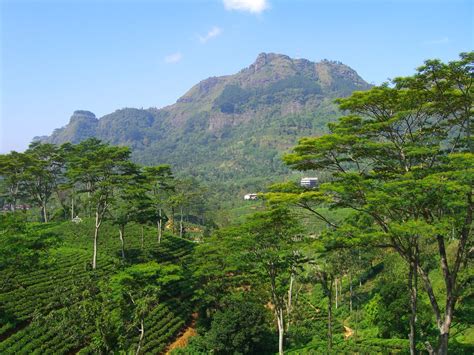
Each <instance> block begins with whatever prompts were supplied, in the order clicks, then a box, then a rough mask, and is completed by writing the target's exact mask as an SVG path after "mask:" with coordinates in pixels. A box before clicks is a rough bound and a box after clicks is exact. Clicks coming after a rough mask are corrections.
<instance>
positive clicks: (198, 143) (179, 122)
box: [41, 53, 370, 181]
mask: <svg viewBox="0 0 474 355" xmlns="http://www.w3.org/2000/svg"><path fill="white" fill-rule="evenodd" d="M369 87H370V85H369V84H368V83H366V82H365V81H364V80H363V79H362V78H361V77H360V76H359V75H358V74H357V73H356V72H355V71H354V70H353V69H351V68H350V67H348V66H347V65H344V64H342V63H340V62H336V61H329V60H323V61H321V62H317V63H314V62H311V61H309V60H306V59H293V58H290V57H288V56H286V55H282V54H275V53H261V54H259V55H258V57H257V58H256V60H255V62H253V63H252V64H251V65H250V66H248V67H247V68H244V69H242V70H241V71H239V72H238V73H237V74H234V75H227V76H220V77H210V78H208V79H205V80H203V81H201V82H199V83H198V84H196V85H194V86H193V87H192V88H191V89H190V90H189V91H188V92H186V93H185V94H184V95H183V96H182V97H180V98H179V99H178V100H177V102H176V103H175V104H173V105H170V106H167V107H164V108H161V109H157V108H149V109H134V108H124V109H120V110H117V111H115V112H113V113H111V114H108V115H105V116H103V117H101V118H100V119H97V118H96V117H95V115H94V114H93V113H91V112H88V111H75V112H74V114H73V116H72V117H71V120H70V122H69V124H67V125H66V126H65V127H63V128H60V129H56V130H55V131H54V132H53V134H52V135H51V136H49V137H42V138H41V140H42V141H45V142H51V143H64V142H74V143H77V142H79V141H81V140H83V139H86V138H88V137H93V136H94V137H98V138H100V139H103V140H105V141H108V142H110V143H112V144H118V145H129V146H130V147H131V148H132V149H133V156H134V159H135V160H137V161H139V162H141V163H145V164H156V163H169V164H172V165H173V166H175V167H176V169H177V170H178V171H180V172H182V173H184V174H191V175H196V176H201V177H205V178H208V179H210V180H211V181H212V180H219V181H225V180H228V179H232V180H235V179H239V178H241V179H245V180H246V181H247V180H252V179H256V180H260V179H265V178H266V177H268V176H270V175H273V176H277V175H281V174H283V173H285V172H286V169H285V167H284V166H283V165H282V163H281V160H280V154H281V152H282V151H284V150H285V149H287V148H288V147H290V146H292V145H293V144H295V142H296V141H297V139H298V138H300V137H302V136H307V135H317V134H321V133H322V132H324V130H325V127H326V123H327V122H328V121H331V120H334V119H336V118H337V116H338V112H337V109H336V107H335V106H334V104H333V100H334V99H335V98H337V97H343V96H347V95H350V93H352V92H353V91H355V90H366V89H368V88H369ZM252 181H253V180H252Z"/></svg>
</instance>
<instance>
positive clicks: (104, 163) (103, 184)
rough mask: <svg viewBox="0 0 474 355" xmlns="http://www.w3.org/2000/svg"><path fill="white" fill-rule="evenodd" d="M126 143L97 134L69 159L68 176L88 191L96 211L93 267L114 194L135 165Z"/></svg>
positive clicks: (82, 190)
mask: <svg viewBox="0 0 474 355" xmlns="http://www.w3.org/2000/svg"><path fill="white" fill-rule="evenodd" d="M129 158H130V150H129V149H128V148H127V147H114V146H109V145H107V144H104V143H102V142H100V141H99V140H97V139H95V138H91V139H88V140H85V141H83V142H82V143H80V144H78V145H77V146H75V147H74V153H73V154H72V155H71V156H70V158H69V161H68V171H67V174H68V177H69V179H70V180H71V181H72V182H73V183H74V184H75V185H76V186H77V189H78V191H80V192H84V193H87V195H88V197H89V202H90V203H91V206H93V210H94V214H95V224H94V252H93V257H92V268H93V269H96V267H97V245H98V244H97V242H98V238H99V229H100V226H101V224H102V221H103V219H104V217H105V214H106V212H107V211H108V209H109V208H110V205H111V203H112V202H113V200H114V198H115V194H116V192H117V190H118V189H120V188H121V187H122V186H123V184H124V183H125V182H126V180H127V179H128V178H127V176H128V175H129V173H130V171H131V170H133V165H132V164H131V163H130V161H129Z"/></svg>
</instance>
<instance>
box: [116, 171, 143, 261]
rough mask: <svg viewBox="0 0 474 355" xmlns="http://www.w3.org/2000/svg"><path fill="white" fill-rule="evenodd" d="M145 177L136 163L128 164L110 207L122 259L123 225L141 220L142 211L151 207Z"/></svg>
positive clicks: (123, 248) (123, 250)
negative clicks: (117, 232)
mask: <svg viewBox="0 0 474 355" xmlns="http://www.w3.org/2000/svg"><path fill="white" fill-rule="evenodd" d="M144 182H145V177H144V176H143V175H142V174H141V172H140V169H139V167H138V166H137V165H134V164H130V165H129V167H128V168H127V174H124V175H123V176H122V178H121V180H120V184H121V186H120V188H118V189H117V193H116V197H115V201H114V204H113V206H112V207H111V209H110V215H111V220H112V223H113V224H114V225H116V226H117V227H118V229H119V238H120V244H121V253H122V259H123V260H125V227H126V226H127V224H128V223H130V222H132V221H137V222H142V216H143V213H144V211H147V210H149V209H150V207H151V201H150V200H149V198H148V196H147V195H146V188H145V186H144Z"/></svg>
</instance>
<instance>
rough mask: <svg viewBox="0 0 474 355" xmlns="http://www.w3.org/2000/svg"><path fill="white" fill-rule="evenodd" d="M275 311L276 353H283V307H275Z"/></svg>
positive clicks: (281, 354) (280, 354)
mask: <svg viewBox="0 0 474 355" xmlns="http://www.w3.org/2000/svg"><path fill="white" fill-rule="evenodd" d="M275 313H276V316H277V323H278V354H279V355H283V338H284V335H285V329H284V326H285V325H284V322H283V309H282V308H280V307H276V309H275Z"/></svg>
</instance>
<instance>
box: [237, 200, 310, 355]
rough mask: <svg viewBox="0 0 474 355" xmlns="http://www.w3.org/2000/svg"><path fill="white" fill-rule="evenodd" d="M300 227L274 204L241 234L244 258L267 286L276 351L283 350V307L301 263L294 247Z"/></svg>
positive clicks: (255, 217)
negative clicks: (295, 271)
mask: <svg viewBox="0 0 474 355" xmlns="http://www.w3.org/2000/svg"><path fill="white" fill-rule="evenodd" d="M299 237H301V230H300V228H299V227H298V223H297V221H296V219H295V218H294V217H293V216H292V215H291V214H290V212H289V211H288V210H287V209H285V208H283V207H281V206H273V208H271V209H270V210H268V211H265V212H261V213H256V214H254V215H253V216H252V217H251V218H250V219H249V221H248V222H247V224H246V226H245V234H244V235H243V237H242V247H243V253H244V254H243V258H244V259H245V260H246V261H248V262H249V263H251V265H252V266H253V268H254V270H255V272H256V273H257V275H259V278H260V280H259V281H260V282H262V283H264V284H265V285H267V286H268V287H269V289H270V301H271V303H272V307H273V310H274V314H275V318H276V321H277V325H278V351H279V353H280V354H283V340H284V333H285V309H286V307H287V305H288V303H287V297H288V295H289V289H290V285H291V280H292V275H293V273H294V270H295V269H297V268H298V267H299V266H300V264H301V263H302V257H301V256H300V254H299V253H298V251H297V249H296V242H297V241H298V240H299Z"/></svg>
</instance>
